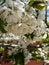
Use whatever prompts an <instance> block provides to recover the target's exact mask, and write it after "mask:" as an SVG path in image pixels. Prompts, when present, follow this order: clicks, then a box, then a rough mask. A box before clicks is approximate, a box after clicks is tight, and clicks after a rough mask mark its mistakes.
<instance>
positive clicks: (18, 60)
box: [6, 49, 25, 65]
mask: <svg viewBox="0 0 49 65" xmlns="http://www.w3.org/2000/svg"><path fill="white" fill-rule="evenodd" d="M24 58H25V56H24V51H23V50H22V49H19V50H18V52H16V53H12V54H11V55H9V54H7V56H6V62H9V61H11V60H12V61H13V62H15V64H14V65H18V64H20V65H25V60H24Z"/></svg>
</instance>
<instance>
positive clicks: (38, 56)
mask: <svg viewBox="0 0 49 65" xmlns="http://www.w3.org/2000/svg"><path fill="white" fill-rule="evenodd" d="M32 57H33V59H34V60H36V61H37V62H39V61H41V60H43V57H42V56H41V54H40V53H39V51H38V49H37V48H35V49H33V51H32Z"/></svg>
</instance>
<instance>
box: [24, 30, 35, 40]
mask: <svg viewBox="0 0 49 65" xmlns="http://www.w3.org/2000/svg"><path fill="white" fill-rule="evenodd" d="M24 36H26V37H27V38H31V39H32V40H33V38H34V36H35V31H33V32H32V33H28V34H25V35H24Z"/></svg>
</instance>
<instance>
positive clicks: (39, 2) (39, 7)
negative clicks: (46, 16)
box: [28, 0, 45, 10]
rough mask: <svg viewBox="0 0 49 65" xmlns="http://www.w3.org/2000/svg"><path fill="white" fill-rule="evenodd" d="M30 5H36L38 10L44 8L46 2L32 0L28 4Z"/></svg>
mask: <svg viewBox="0 0 49 65" xmlns="http://www.w3.org/2000/svg"><path fill="white" fill-rule="evenodd" d="M28 5H29V6H30V7H34V8H36V9H38V10H42V9H43V8H44V7H45V3H44V2H43V1H34V0H31V1H30V2H29V4H28Z"/></svg>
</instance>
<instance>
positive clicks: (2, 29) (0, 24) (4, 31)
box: [0, 18, 7, 33]
mask: <svg viewBox="0 0 49 65" xmlns="http://www.w3.org/2000/svg"><path fill="white" fill-rule="evenodd" d="M4 26H6V23H4V21H3V20H1V18H0V31H1V32H2V33H6V32H7V31H6V30H5V29H4Z"/></svg>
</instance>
